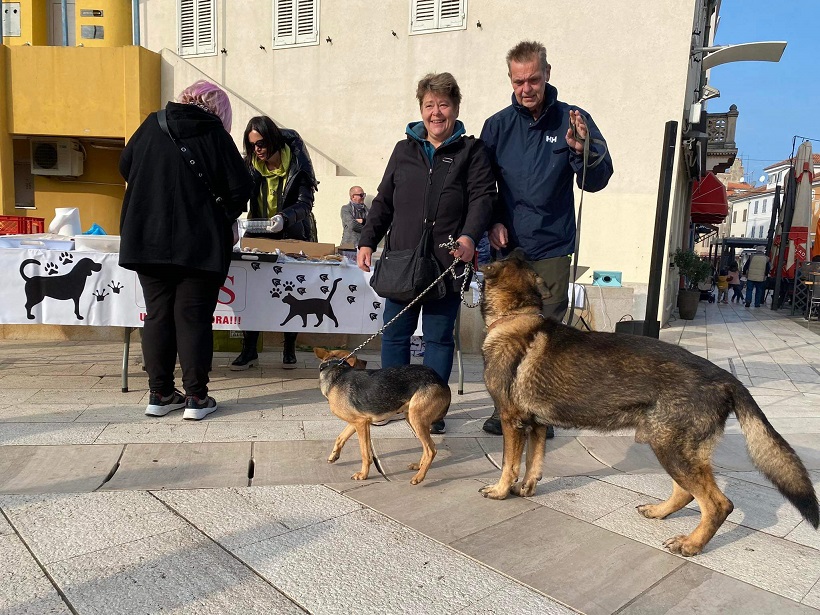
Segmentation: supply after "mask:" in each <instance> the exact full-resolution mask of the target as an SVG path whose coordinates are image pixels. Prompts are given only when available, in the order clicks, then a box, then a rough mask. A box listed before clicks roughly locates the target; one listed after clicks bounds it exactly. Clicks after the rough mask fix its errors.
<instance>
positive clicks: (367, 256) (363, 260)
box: [356, 247, 373, 273]
mask: <svg viewBox="0 0 820 615" xmlns="http://www.w3.org/2000/svg"><path fill="white" fill-rule="evenodd" d="M372 258H373V248H367V247H360V248H359V251H358V252H356V264H357V265H358V266H359V269H361V270H362V271H364V272H365V273H368V272H369V271H370V264H371V259H372Z"/></svg>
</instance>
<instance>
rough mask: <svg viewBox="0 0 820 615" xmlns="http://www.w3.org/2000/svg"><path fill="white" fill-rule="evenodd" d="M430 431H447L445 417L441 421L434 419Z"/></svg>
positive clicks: (435, 432) (436, 432)
mask: <svg viewBox="0 0 820 615" xmlns="http://www.w3.org/2000/svg"><path fill="white" fill-rule="evenodd" d="M430 433H432V434H443V433H447V428H446V427H445V426H444V419H442V420H440V421H433V424H432V425H430Z"/></svg>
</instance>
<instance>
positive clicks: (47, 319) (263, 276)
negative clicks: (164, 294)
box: [0, 249, 383, 334]
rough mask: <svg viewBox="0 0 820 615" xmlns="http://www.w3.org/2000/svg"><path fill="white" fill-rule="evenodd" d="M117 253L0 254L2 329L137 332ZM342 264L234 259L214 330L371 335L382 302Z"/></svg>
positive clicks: (136, 309)
mask: <svg viewBox="0 0 820 615" xmlns="http://www.w3.org/2000/svg"><path fill="white" fill-rule="evenodd" d="M118 258H119V255H118V254H110V253H103V252H77V251H74V252H59V251H54V250H43V249H0V288H2V289H3V291H2V295H1V296H2V298H1V299H0V324H53V325H93V326H102V327H141V326H142V321H143V319H144V318H145V301H144V300H143V296H142V288H141V286H140V283H139V280H138V278H137V275H136V273H134V272H133V271H129V270H127V269H123V268H121V267H120V266H119V265H118V264H117V262H118ZM369 279H370V274H366V273H364V272H362V271H361V270H360V269H359V268H357V267H356V266H355V264H353V263H352V262H350V261H344V262H342V263H306V262H281V263H268V262H257V261H253V262H249V261H232V262H231V268H230V270H229V272H228V277H227V279H226V280H225V284H224V286H223V287H222V291H221V292H220V296H219V304H218V305H217V307H216V310H215V312H214V328H215V329H242V330H249V331H296V332H298V331H315V332H320V333H367V334H369V333H375V332H376V331H377V330H378V328H379V327H380V326H381V323H382V311H383V300H382V299H381V298H380V297H379V296H378V295H376V294H375V293H374V292H373V289H371V288H370V284H369Z"/></svg>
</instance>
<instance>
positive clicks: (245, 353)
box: [231, 115, 318, 371]
mask: <svg viewBox="0 0 820 615" xmlns="http://www.w3.org/2000/svg"><path fill="white" fill-rule="evenodd" d="M242 140H243V143H244V146H245V162H246V164H247V165H248V168H249V169H250V171H251V174H252V176H253V191H252V192H251V200H250V205H251V206H250V213H249V215H248V217H249V218H267V219H269V220H270V224H269V225H268V226H267V229H266V230H264V231H260V230H254V231H253V232H246V233H245V236H246V237H268V238H270V239H300V240H302V241H314V242H315V241H317V240H318V238H317V235H316V221H315V220H314V218H313V195H314V192H316V190H317V187H318V182H317V181H316V176H315V175H314V174H313V163H312V162H311V161H310V155H309V154H308V151H307V149H306V148H305V144H304V142H303V141H302V138H301V137H300V136H299V134H298V133H297V132H296V131H295V130H284V129H283V130H280V129H279V128H278V127H277V126H276V124H274V123H273V120H272V119H270V118H269V117H267V116H264V115H260V116H257V117H253V118H251V120H250V121H249V122H248V125H247V126H246V127H245V134H244V135H243V137H242ZM296 335H297V334H296V333H292V332H291V333H284V334H283V336H284V350H283V352H282V367H283V368H284V369H293V368H295V367H296ZM258 342H259V331H245V332H244V334H243V337H242V352H241V353H240V354H239V356H238V357H236V359H234V361H233V363H231V370H233V371H241V370H246V369H249V368H250V367H253V366H254V365H256V364H257V363H258V361H259V355H258V353H257V350H256V346H257V344H258Z"/></svg>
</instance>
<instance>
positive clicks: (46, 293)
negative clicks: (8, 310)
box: [20, 258, 102, 320]
mask: <svg viewBox="0 0 820 615" xmlns="http://www.w3.org/2000/svg"><path fill="white" fill-rule="evenodd" d="M31 264H34V265H39V264H40V261H37V260H34V259H33V258H28V259H26V260H24V261H23V262H22V264H21V265H20V275H21V276H23V279H24V280H25V281H26V317H27V318H28V319H29V320H34V315H33V314H32V313H31V308H33V307H34V306H35V305H37V304H38V303H40V302H41V301H42V300H43V299H45V298H46V297H51V298H52V299H61V300H64V299H72V300H73V301H74V315H75V316H76V317H77V320H83V317H82V316H81V315H80V296H81V295H82V294H83V291H84V290H85V281H86V279H87V278H88V277H89V276H90V275H91V274H92V273H94V272H95V271H100V270H101V269H102V265H101V264H100V263H95V262H94V261H92V260H91V259H90V258H82V259H80V260H79V261H77V264H76V265H74V268H73V269H72V270H71V271H69V272H68V273H66V274H65V275H59V276H56V277H53V278H46V277H43V276H41V275H35V276H32V277H28V276H26V274H25V273H24V272H23V269H25V267H26V265H31Z"/></svg>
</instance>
